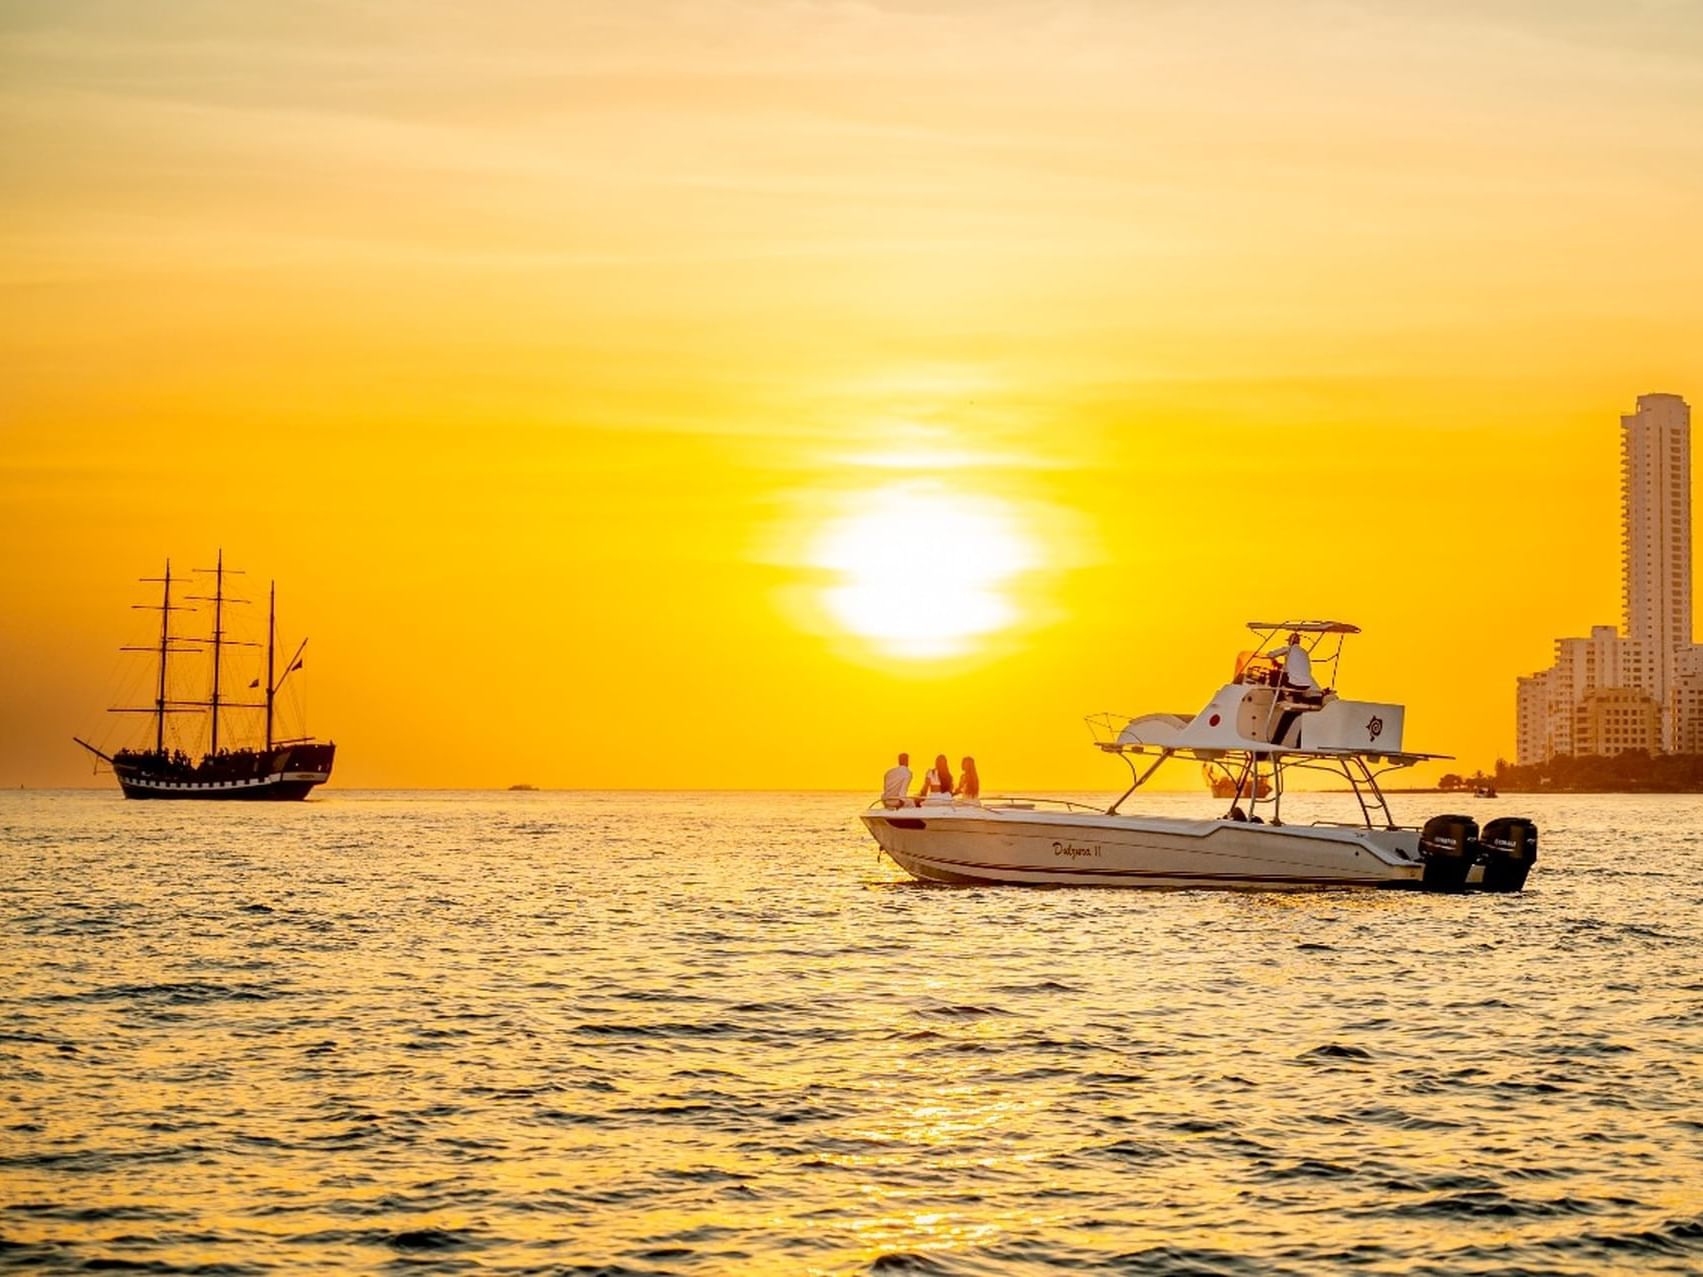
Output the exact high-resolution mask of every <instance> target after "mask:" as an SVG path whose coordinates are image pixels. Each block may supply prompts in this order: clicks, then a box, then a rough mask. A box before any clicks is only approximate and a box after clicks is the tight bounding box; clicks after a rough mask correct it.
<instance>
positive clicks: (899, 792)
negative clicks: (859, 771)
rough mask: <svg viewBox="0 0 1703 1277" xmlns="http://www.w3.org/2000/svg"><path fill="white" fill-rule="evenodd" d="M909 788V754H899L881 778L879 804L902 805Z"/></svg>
mask: <svg viewBox="0 0 1703 1277" xmlns="http://www.w3.org/2000/svg"><path fill="white" fill-rule="evenodd" d="M910 788H911V756H910V755H909V754H900V755H899V762H898V764H897V765H896V766H894V767H889V768H888V769H887V774H886V775H885V776H883V777H882V778H881V805H882V806H883V807H903V806H904V805H905V795H906V793H908V792H909V791H910Z"/></svg>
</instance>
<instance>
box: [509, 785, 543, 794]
mask: <svg viewBox="0 0 1703 1277" xmlns="http://www.w3.org/2000/svg"><path fill="white" fill-rule="evenodd" d="M537 792H538V786H537V785H510V786H509V793H511V794H533V793H537Z"/></svg>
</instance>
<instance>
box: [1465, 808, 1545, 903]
mask: <svg viewBox="0 0 1703 1277" xmlns="http://www.w3.org/2000/svg"><path fill="white" fill-rule="evenodd" d="M1478 845H1479V847H1480V848H1482V849H1483V852H1484V889H1485V890H1486V891H1518V890H1520V888H1522V887H1524V886H1525V885H1526V875H1527V874H1529V873H1530V872H1531V871H1532V865H1533V863H1534V862H1535V861H1536V860H1537V826H1536V825H1535V824H1534V823H1533V822H1531V821H1529V820H1527V819H1526V818H1525V817H1524V816H1498V817H1496V819H1495V820H1492V821H1490V822H1489V823H1488V824H1486V825H1485V826H1484V832H1483V833H1481V834H1480V835H1479V836H1478Z"/></svg>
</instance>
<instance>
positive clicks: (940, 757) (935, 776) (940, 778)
mask: <svg viewBox="0 0 1703 1277" xmlns="http://www.w3.org/2000/svg"><path fill="white" fill-rule="evenodd" d="M931 794H944V795H946V796H947V797H948V798H950V797H951V796H952V769H951V768H950V767H948V766H947V765H946V755H945V754H936V755H935V756H934V766H933V767H930V768H929V769H928V770H927V771H925V772H924V773H923V774H922V793H921V794H920V795H919V796H918V798H917V802H918V803H919V804H920V803H921V802H923V801H924V800H925V799H927V798H928V797H929V795H931Z"/></svg>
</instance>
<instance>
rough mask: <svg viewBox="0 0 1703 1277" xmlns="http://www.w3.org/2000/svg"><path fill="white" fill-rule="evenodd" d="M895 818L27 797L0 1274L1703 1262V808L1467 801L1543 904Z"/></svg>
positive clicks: (5, 949) (641, 802)
mask: <svg viewBox="0 0 1703 1277" xmlns="http://www.w3.org/2000/svg"><path fill="white" fill-rule="evenodd" d="M1309 801H1311V802H1323V801H1327V800H1323V799H1313V800H1297V802H1298V805H1299V806H1301V807H1303V808H1304V807H1305V806H1306V805H1307V803H1308V802H1309ZM1335 801H1340V800H1335ZM1394 801H1395V802H1396V804H1397V809H1398V814H1399V815H1402V816H1403V817H1405V818H1409V819H1417V818H1419V817H1422V816H1424V815H1427V814H1431V813H1433V812H1434V811H1436V810H1438V809H1440V804H1441V802H1442V800H1440V799H1438V798H1437V797H1435V796H1411V797H1410V796H1400V797H1397V798H1396V799H1395V800H1394ZM861 802H862V800H861V799H858V798H855V797H848V796H821V795H807V796H792V795H773V796H745V795H740V796H725V795H643V794H553V793H519V794H427V795H421V794H385V793H348V792H336V791H332V792H329V793H326V794H325V795H324V796H323V797H322V798H320V799H318V800H316V801H312V802H309V803H306V804H301V805H280V806H271V805H254V806H249V805H237V804H233V805H199V804H159V803H125V802H122V801H120V800H119V799H118V798H117V797H116V795H112V794H104V793H103V794H94V793H66V794H16V793H14V794H6V795H4V796H0V1099H3V1105H0V1265H11V1266H15V1267H18V1268H26V1269H29V1270H32V1271H44V1272H84V1271H93V1270H98V1269H102V1268H116V1269H131V1270H136V1271H154V1272H180V1271H181V1272H220V1273H250V1272H252V1273H261V1272H298V1271H305V1270H310V1269H341V1270H348V1271H375V1272H376V1271H385V1272H410V1273H413V1272H418V1273H428V1272H445V1273H464V1272H465V1273H472V1272H552V1273H610V1274H657V1273H717V1274H719V1273H789V1274H790V1273H836V1274H838V1273H924V1274H993V1273H999V1274H1007V1273H1016V1274H1023V1273H1052V1272H1058V1271H1063V1270H1067V1269H1090V1270H1099V1271H1122V1272H1134V1273H1214V1274H1215V1273H1223V1274H1244V1273H1245V1274H1272V1273H1294V1274H1313V1273H1321V1272H1333V1271H1334V1272H1355V1273H1404V1274H1411V1273H1439V1274H1442V1273H1448V1274H1455V1273H1477V1272H1482V1273H1491V1272H1495V1273H1509V1272H1528V1273H1538V1272H1541V1273H1554V1274H1571V1273H1599V1272H1614V1271H1640V1272H1672V1273H1678V1272H1697V1271H1699V1270H1703V800H1699V799H1697V798H1687V797H1587V796H1572V797H1558V796H1551V797H1529V796H1517V795H1509V796H1507V797H1506V798H1505V799H1503V800H1501V801H1497V802H1474V801H1473V800H1470V799H1468V800H1456V804H1457V805H1462V804H1464V805H1465V806H1467V807H1469V808H1471V809H1472V811H1473V814H1474V815H1478V816H1480V817H1481V818H1482V817H1484V816H1487V815H1489V814H1491V813H1494V812H1524V813H1528V814H1532V815H1535V816H1536V817H1537V818H1538V819H1539V821H1540V822H1541V824H1542V829H1543V840H1544V841H1543V845H1542V850H1541V857H1540V860H1539V863H1538V865H1537V868H1536V870H1535V871H1534V873H1533V875H1532V880H1531V884H1530V886H1529V888H1528V890H1527V891H1526V893H1525V894H1523V895H1521V896H1517V897H1485V896H1472V897H1434V896H1425V895H1417V894H1406V893H1349V892H1315V893H1307V894H1298V895H1258V894H1232V893H1213V892H1179V893H1168V894H1148V893H1141V892H1120V891H1115V890H1096V889H1084V888H1072V889H1059V890H1044V891H1037V890H1025V889H1011V888H943V887H928V886H920V885H916V884H912V883H910V882H909V881H908V880H907V879H905V877H904V875H902V874H901V873H900V872H898V871H897V870H896V869H895V868H894V867H893V866H892V865H891V864H890V863H888V862H885V861H881V860H878V859H877V857H876V853H875V849H874V846H873V844H872V843H871V842H870V841H869V840H868V839H867V837H866V836H865V835H864V834H863V832H862V829H861V826H859V825H858V824H857V822H856V820H855V816H856V813H857V811H858V809H859V808H860V806H861ZM1154 802H1155V803H1156V804H1157V805H1159V806H1161V807H1165V808H1167V809H1170V810H1198V811H1202V812H1204V811H1206V810H1209V809H1210V808H1211V807H1212V804H1211V803H1210V802H1209V801H1208V800H1205V799H1202V798H1190V797H1176V798H1164V797H1161V798H1158V799H1155V800H1154ZM1295 814H1296V815H1305V814H1306V813H1305V812H1304V811H1297V812H1296V813H1295Z"/></svg>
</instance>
